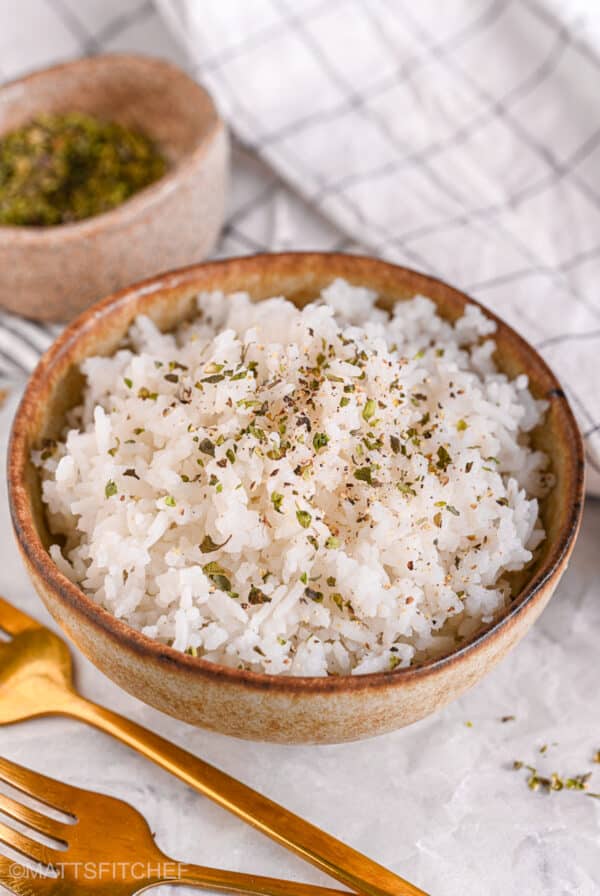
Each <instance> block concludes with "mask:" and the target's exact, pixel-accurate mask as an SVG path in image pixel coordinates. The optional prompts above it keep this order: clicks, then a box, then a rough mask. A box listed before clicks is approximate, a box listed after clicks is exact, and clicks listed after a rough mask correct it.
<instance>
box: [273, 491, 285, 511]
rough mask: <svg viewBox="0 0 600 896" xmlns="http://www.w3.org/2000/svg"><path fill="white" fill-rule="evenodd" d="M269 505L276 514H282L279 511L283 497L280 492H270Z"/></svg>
mask: <svg viewBox="0 0 600 896" xmlns="http://www.w3.org/2000/svg"><path fill="white" fill-rule="evenodd" d="M271 503H272V505H273V507H274V508H275V510H276V511H277V513H283V510H282V509H281V505H282V503H283V495H282V494H281V492H271Z"/></svg>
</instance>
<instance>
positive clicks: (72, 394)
mask: <svg viewBox="0 0 600 896" xmlns="http://www.w3.org/2000/svg"><path fill="white" fill-rule="evenodd" d="M335 277H345V278H346V279H347V280H348V281H349V282H351V283H354V284H359V285H366V286H369V287H372V288H374V289H376V290H377V291H378V293H379V295H380V297H381V305H382V306H384V307H387V308H391V306H392V305H393V304H394V303H395V302H396V301H399V300H402V299H406V298H408V297H410V296H412V295H414V294H416V293H422V294H423V295H426V296H429V297H430V298H431V299H433V301H434V302H435V303H436V304H437V306H438V309H439V311H440V313H441V314H442V315H443V316H444V317H446V318H448V319H449V320H452V319H454V318H456V317H457V316H460V315H461V313H462V311H463V309H464V307H465V305H466V304H467V303H469V302H470V301H471V300H470V299H469V298H467V296H465V295H463V294H462V293H460V292H458V291H457V290H455V289H452V288H451V287H450V286H447V285H446V284H444V283H441V282H440V281H439V280H433V279H431V278H430V277H426V276H424V275H423V274H418V273H415V272H414V271H410V270H406V269H405V268H400V267H396V266H394V265H390V264H385V263H384V262H381V261H376V260H374V259H370V258H361V257H358V256H351V255H327V254H293V253H292V254H285V255H262V256H255V257H250V258H241V259H231V260H228V261H220V262H213V263H209V264H204V265H197V266H195V267H191V268H187V269H185V270H181V271H175V272H172V273H169V274H165V275H163V276H162V277H157V278H156V279H154V280H149V281H147V282H145V283H142V284H139V285H137V286H132V287H130V288H129V289H126V290H123V291H122V292H120V293H117V294H116V295H114V296H111V297H110V298H108V299H106V300H105V301H103V302H100V303H99V304H97V305H95V306H94V308H92V309H90V310H89V311H87V312H86V313H84V314H82V315H81V316H80V317H79V318H78V319H77V320H76V321H74V323H72V324H71V326H70V327H69V328H68V329H67V330H66V331H65V332H64V333H63V334H62V336H60V337H59V339H58V340H57V341H56V342H55V343H54V345H53V346H52V348H51V349H50V350H49V351H48V352H47V354H46V355H45V356H44V357H43V359H42V360H41V362H40V364H39V366H38V368H37V370H36V371H35V373H34V374H33V376H32V378H31V380H30V382H29V385H28V387H27V390H26V392H25V395H24V398H23V400H22V403H21V406H20V408H19V411H18V413H17V416H16V419H15V422H14V427H13V432H12V438H11V443H10V449H9V469H8V473H9V491H10V503H11V509H12V514H13V521H14V526H15V531H16V534H17V539H18V542H19V546H20V549H21V552H22V554H23V558H24V560H25V563H26V565H27V568H28V570H29V573H30V575H31V578H32V580H33V583H34V585H35V587H36V589H37V590H38V592H39V594H40V595H41V597H42V599H43V601H44V603H45V604H46V606H47V607H48V609H49V610H50V612H51V613H52V615H53V616H54V617H55V619H56V620H57V621H58V622H59V624H60V625H61V626H62V627H63V628H64V630H65V631H66V632H67V634H68V635H69V636H70V637H71V638H72V639H73V641H74V642H75V643H76V644H77V645H78V646H79V647H80V648H81V650H82V651H83V652H84V653H85V654H86V656H88V657H89V658H90V659H91V660H92V662H94V663H95V664H96V665H97V666H98V667H99V668H100V669H101V670H102V671H103V672H105V673H106V674H107V675H108V676H109V677H110V678H112V679H114V681H116V682H117V683H118V684H119V685H120V686H121V687H123V688H124V689H125V690H127V691H129V692H130V693H132V694H135V696H136V697H139V698H140V699H141V700H143V701H145V702H146V703H150V704H151V705H153V706H156V707H158V708H159V709H161V710H163V711H164V712H166V713H170V714H171V715H173V716H175V717H177V718H179V719H184V720H185V721H186V722H190V723H191V724H194V725H199V726H204V727H207V728H212V729H215V730H217V731H222V732H225V733H227V734H232V735H235V736H237V737H245V738H252V739H259V740H270V741H280V742H287V743H298V742H318V743H327V742H336V741H344V740H353V739H357V738H362V737H369V736H371V735H374V734H380V733H382V732H386V731H391V730H393V729H394V728H398V727H400V726H402V725H408V724H410V723H411V722H414V721H415V720H417V719H421V718H423V716H426V715H428V714H429V713H432V712H434V711H435V710H437V709H439V708H440V707H441V706H444V704H446V703H448V702H449V701H450V700H453V699H454V698H455V697H457V696H458V695H459V694H461V693H463V691H465V690H467V688H469V687H471V685H473V684H475V682H476V681H478V680H479V679H480V678H481V677H482V676H483V675H485V673H486V672H488V671H489V670H490V669H491V668H492V667H493V666H494V665H495V664H496V663H497V662H498V660H500V659H501V658H502V657H503V656H504V655H505V654H506V653H507V652H508V651H509V650H510V649H511V647H514V645H515V644H516V643H517V642H518V641H519V640H520V639H521V638H522V637H523V635H524V634H525V633H526V632H527V630H528V629H529V627H530V626H531V625H532V623H533V622H534V621H535V620H536V619H537V617H538V616H539V614H540V613H541V611H542V610H543V608H544V607H545V605H546V604H547V603H548V601H549V600H550V597H551V596H552V593H553V591H554V589H555V588H556V586H557V584H558V581H559V579H560V577H561V575H562V573H563V571H564V569H565V567H566V564H567V561H568V558H569V555H570V553H571V550H572V548H573V544H574V542H575V537H576V534H577V529H578V526H579V521H580V515H581V504H582V488H583V485H582V480H583V461H582V447H581V440H580V436H579V433H578V430H577V426H576V423H575V421H574V419H573V415H572V413H571V410H570V408H569V405H568V404H567V401H566V399H565V396H564V394H563V392H562V390H561V388H560V386H559V384H558V382H557V381H556V379H555V377H554V376H553V374H552V373H551V372H550V370H549V369H548V367H547V366H546V365H545V363H544V362H543V361H542V360H541V358H540V357H539V356H538V355H537V354H536V352H535V351H534V350H533V349H532V348H531V347H530V346H529V345H528V344H527V343H526V342H524V340H523V339H521V338H520V337H519V336H518V335H517V334H516V333H515V332H514V331H513V330H511V329H510V328H509V327H508V326H506V324H504V323H502V322H501V321H498V331H497V335H496V339H497V344H498V352H497V361H498V363H499V365H500V367H502V369H503V370H505V371H506V372H507V373H508V374H509V375H510V376H515V375H516V374H519V373H522V372H525V373H527V374H528V376H529V378H530V382H531V388H532V390H533V392H534V394H535V395H536V396H538V397H544V398H546V399H547V400H548V402H549V411H548V414H547V418H546V421H545V423H544V424H543V426H541V427H540V428H539V430H538V431H537V432H536V433H535V437H534V438H535V443H536V444H537V445H538V446H540V447H542V448H543V449H544V450H545V451H547V452H548V454H549V455H550V458H551V462H552V469H553V472H554V474H555V476H556V487H555V488H554V490H553V492H552V494H551V495H550V497H549V498H548V499H547V500H546V501H545V502H544V505H543V508H542V516H543V520H544V525H545V527H546V531H547V538H546V540H545V542H544V547H543V548H542V551H541V553H540V555H539V557H538V559H537V561H536V563H535V565H534V566H533V568H531V569H529V570H528V571H527V573H526V575H525V576H524V577H523V580H522V581H521V582H519V583H516V586H515V587H516V592H517V593H516V595H515V598H514V600H513V602H512V604H511V605H510V607H509V608H508V609H507V611H506V612H505V614H504V616H503V617H502V618H501V619H499V620H498V621H497V622H495V623H494V624H493V625H491V626H488V627H487V628H483V629H482V630H481V631H480V632H478V633H477V634H476V635H475V636H474V637H473V638H472V640H471V641H470V642H469V643H468V644H467V645H465V646H463V647H461V649H460V650H456V651H455V652H454V653H452V654H451V655H449V656H446V657H444V658H442V659H438V660H436V661H434V662H429V663H427V664H426V665H423V666H420V667H418V668H409V669H406V670H400V671H396V672H385V673H377V674H372V675H363V676H354V677H353V676H344V677H332V678H308V677H306V678H291V677H280V676H273V675H261V674H256V673H250V672H242V671H238V670H236V669H230V668H226V667H224V666H218V665H214V664H211V663H209V662H206V661H204V660H202V659H195V658H193V657H190V656H185V655H183V654H181V653H179V652H177V651H175V650H173V649H171V648H169V647H165V646H162V645H161V644H158V643H156V642H154V641H151V640H150V639H148V638H146V637H145V636H143V635H141V634H139V633H138V632H135V631H133V630H132V629H131V628H129V627H128V626H127V625H125V624H124V623H123V622H120V621H118V620H117V619H115V618H114V617H113V616H112V615H110V614H109V613H108V612H106V611H105V610H103V609H101V608H100V607H99V606H97V605H96V604H95V603H94V602H93V601H92V600H91V599H90V598H88V597H86V596H85V595H84V594H83V593H82V592H81V591H80V590H79V589H78V588H77V587H76V586H75V585H73V584H72V583H71V582H70V581H69V580H68V579H67V578H65V576H63V575H62V574H61V573H60V572H59V570H58V569H57V567H56V566H55V565H54V563H53V562H52V560H51V559H50V557H49V555H48V553H47V547H48V545H49V544H50V536H49V534H48V531H47V529H46V524H45V520H44V511H43V508H42V504H41V501H40V485H39V481H38V477H37V474H36V472H35V470H34V469H33V467H32V465H31V463H30V460H29V458H30V453H31V450H32V449H33V448H34V447H36V446H38V445H39V443H40V440H41V439H42V438H44V437H51V438H52V437H56V436H57V435H58V434H59V433H60V431H61V429H62V426H63V420H64V414H65V411H66V410H67V409H68V408H70V407H72V406H73V405H74V404H76V403H77V402H78V400H79V396H80V394H81V388H82V384H83V381H82V376H81V374H80V373H79V372H78V366H79V364H80V362H81V361H82V359H84V358H86V357H87V356H89V355H91V354H97V353H99V354H104V355H107V354H110V353H112V352H113V351H114V350H115V348H116V347H117V345H118V344H119V341H120V340H121V338H122V337H123V335H124V334H125V333H126V332H127V329H128V327H129V325H130V324H131V322H132V321H133V319H134V318H135V316H136V315H137V314H139V313H144V314H147V315H149V316H150V317H151V318H152V319H153V320H154V321H155V322H156V323H157V324H158V326H159V327H160V328H161V329H169V328H171V327H173V326H174V325H176V324H177V323H179V322H180V321H182V320H183V319H184V318H186V317H189V316H191V315H192V314H193V310H194V296H195V295H196V294H197V293H198V292H199V291H200V290H214V289H220V290H223V291H224V292H225V293H229V292H232V291H235V290H247V291H248V292H250V294H251V295H252V297H253V298H254V299H255V300H257V301H260V300H261V299H264V298H266V297H268V296H272V295H286V296H289V297H290V298H291V299H292V300H293V301H294V302H295V303H296V304H298V305H303V304H304V303H306V302H307V301H309V300H311V299H312V298H314V297H315V296H316V295H317V294H318V292H319V291H320V290H321V289H322V287H324V286H326V285H327V284H328V283H330V282H331V281H332V280H333V279H334V278H335ZM485 313H486V314H488V312H487V311H486V312H485ZM489 316H492V315H489ZM541 684H542V682H540V686H541Z"/></svg>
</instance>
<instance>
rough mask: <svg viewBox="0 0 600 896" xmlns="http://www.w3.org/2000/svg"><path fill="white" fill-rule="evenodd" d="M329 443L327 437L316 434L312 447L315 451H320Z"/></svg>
mask: <svg viewBox="0 0 600 896" xmlns="http://www.w3.org/2000/svg"><path fill="white" fill-rule="evenodd" d="M328 441H329V436H328V435H327V434H326V433H324V432H316V433H315V434H314V436H313V447H314V449H315V451H320V450H321V448H325V446H326V445H327V443H328Z"/></svg>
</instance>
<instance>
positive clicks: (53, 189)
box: [0, 112, 167, 227]
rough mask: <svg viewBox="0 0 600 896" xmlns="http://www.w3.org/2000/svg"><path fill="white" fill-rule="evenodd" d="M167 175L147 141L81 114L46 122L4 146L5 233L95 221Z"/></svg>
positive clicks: (0, 173)
mask: <svg viewBox="0 0 600 896" xmlns="http://www.w3.org/2000/svg"><path fill="white" fill-rule="evenodd" d="M166 170H167V164H166V162H165V159H164V158H163V156H162V155H161V153H160V152H159V150H158V149H157V147H156V146H155V144H154V143H153V141H152V140H150V138H149V137H147V136H146V135H145V134H141V133H139V132H137V131H133V130H130V129H129V128H127V127H124V126H123V125H120V124H117V123H115V122H109V121H101V120H100V119H97V118H93V117H91V116H89V115H83V114H80V113H76V112H72V113H69V114H65V115H43V116H40V117H39V118H36V119H35V120H34V121H31V122H30V123H29V124H26V125H25V126H24V127H22V128H19V129H18V130H16V131H12V132H11V133H9V134H6V135H5V136H4V137H2V138H1V139H0V226H12V227H15V226H16V227H18V226H22V227H51V226H55V225H58V224H69V223H71V222H73V221H81V220H83V219H84V218H91V217H92V216H94V215H99V214H101V213H102V212H107V211H109V210H110V209H112V208H115V207H116V206H118V205H121V203H122V202H125V200H126V199H129V197H130V196H133V194H134V193H137V192H138V191H139V190H142V189H143V188H144V187H147V186H148V185H149V184H152V183H154V181H156V180H158V179H159V178H160V177H162V176H163V174H164V173H165V171H166Z"/></svg>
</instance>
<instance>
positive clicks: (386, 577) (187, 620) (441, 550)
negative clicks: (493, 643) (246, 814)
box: [34, 280, 550, 675]
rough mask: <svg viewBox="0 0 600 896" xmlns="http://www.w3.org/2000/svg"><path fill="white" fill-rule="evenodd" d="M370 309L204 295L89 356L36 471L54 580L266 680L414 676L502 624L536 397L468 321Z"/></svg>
mask: <svg viewBox="0 0 600 896" xmlns="http://www.w3.org/2000/svg"><path fill="white" fill-rule="evenodd" d="M375 300H376V295H375V294H374V293H373V292H371V291H370V290H368V289H363V288H359V287H353V286H350V285H349V284H347V283H345V282H344V281H341V280H336V281H335V282H333V283H332V284H331V285H330V286H329V287H328V288H327V289H325V290H324V291H323V293H322V295H321V296H320V298H319V299H318V301H316V302H314V303H313V304H311V305H309V306H307V307H306V308H304V309H303V310H298V309H297V308H296V307H295V306H294V305H293V304H291V303H290V302H288V301H287V300H286V299H284V298H273V299H269V300H268V301H264V302H260V303H257V304H253V303H252V302H251V301H250V299H249V297H248V296H247V295H246V294H243V293H237V294H235V295H230V296H224V295H222V294H221V293H211V294H203V295H200V296H199V297H198V317H197V319H195V320H194V321H193V322H192V323H186V324H184V325H182V326H180V327H179V329H178V330H177V331H176V332H174V333H167V334H163V333H160V332H159V331H158V330H157V329H156V327H155V326H154V324H153V323H152V322H151V321H150V320H149V319H148V318H145V317H140V318H139V319H138V320H137V321H136V323H135V325H134V326H133V327H132V328H131V332H130V335H129V342H128V345H127V347H125V348H122V349H120V350H119V351H117V353H116V354H115V355H114V356H113V357H110V358H102V357H93V358H89V359H88V360H86V361H85V362H84V364H83V365H82V370H83V373H84V374H85V375H86V377H87V387H86V390H85V394H84V399H83V404H82V405H81V407H79V408H78V409H77V410H75V411H74V412H72V413H71V414H70V416H69V420H68V427H69V428H68V430H66V431H65V433H64V441H61V442H60V443H59V444H58V445H49V446H46V447H45V448H44V449H43V450H41V451H39V452H36V453H35V457H34V460H35V462H36V463H37V464H38V465H39V466H40V467H41V468H42V470H43V478H44V482H43V498H44V501H45V502H46V505H47V508H48V514H49V519H50V524H51V531H52V532H53V533H54V534H55V535H57V536H61V537H62V538H61V543H62V545H63V546H62V548H61V547H59V545H58V544H55V545H53V546H52V548H51V550H50V552H51V555H52V557H53V559H54V560H55V562H56V563H57V565H58V566H59V567H60V569H61V570H62V571H63V572H64V573H65V574H66V575H67V576H69V577H70V578H71V579H72V580H73V581H74V582H77V583H78V584H79V585H80V586H81V588H82V589H83V590H84V591H85V593H86V594H88V595H90V596H91V597H92V598H93V599H94V600H95V601H97V602H98V603H99V604H101V605H102V606H103V607H106V608H107V609H108V610H110V611H111V612H112V613H114V615H115V616H116V617H118V618H120V619H123V620H125V621H126V622H127V623H129V624H130V625H131V626H133V627H134V628H136V629H138V630H140V631H142V632H144V633H145V634H146V635H148V636H149V637H151V638H155V639H157V640H159V641H161V642H163V643H166V644H172V645H173V646H174V647H175V648H176V649H177V650H181V651H189V652H191V653H192V654H194V655H198V656H202V657H204V658H205V659H207V660H210V661H213V662H215V663H223V664H226V665H228V666H234V667H238V668H243V669H251V670H254V671H258V672H270V673H278V674H289V675H327V674H337V675H340V674H348V673H367V672H380V671H384V670H389V669H394V668H401V667H404V666H408V665H409V664H410V663H412V662H415V661H420V660H422V659H424V658H427V657H432V656H436V655H439V654H441V653H445V652H448V651H450V650H451V649H453V647H455V646H456V645H457V644H459V643H461V642H462V641H463V640H464V639H466V638H468V637H469V636H470V635H471V634H472V633H473V632H474V631H475V630H476V629H477V628H478V627H479V626H480V625H481V624H482V623H486V622H489V621H491V620H493V619H494V617H495V616H496V615H497V614H498V613H499V612H501V610H502V609H503V608H504V607H505V606H506V603H507V601H508V600H509V598H510V587H509V582H508V579H507V574H508V573H510V572H512V571H515V570H520V569H522V568H523V567H524V566H525V565H526V564H527V563H529V562H530V561H531V559H532V552H533V551H534V550H535V548H536V547H537V545H539V543H540V541H541V540H542V539H543V537H544V533H543V531H542V528H541V526H540V522H539V519H538V502H537V498H538V497H539V496H541V495H542V494H544V492H545V490H547V488H548V487H549V485H550V482H549V478H550V477H549V476H548V474H546V473H544V469H545V467H546V461H547V459H546V457H545V456H544V455H543V454H542V453H540V452H539V451H534V450H533V449H532V448H531V447H530V445H529V441H528V436H527V434H528V433H529V432H530V431H531V429H532V428H533V427H535V426H536V425H537V424H538V423H539V422H540V420H541V418H542V416H543V413H544V410H545V404H544V402H541V401H536V400H534V399H533V397H532V396H531V394H530V392H529V389H528V382H527V377H526V376H518V377H517V378H516V379H514V380H512V381H511V380H509V379H508V378H507V377H506V376H505V375H504V374H502V373H500V372H499V371H498V370H497V368H496V365H495V363H494V360H493V357H492V356H493V352H494V349H495V345H494V342H493V339H492V338H491V337H492V334H493V332H494V330H495V324H494V323H493V322H492V321H490V320H488V319H487V318H486V317H485V316H484V315H483V314H482V313H481V311H479V310H478V309H477V308H475V307H473V306H468V307H467V309H466V311H465V314H464V316H463V317H461V318H460V319H459V320H458V321H456V323H455V324H453V325H452V324H449V323H447V322H446V321H444V320H443V319H442V318H441V317H439V316H438V314H437V313H436V309H435V306H434V304H433V303H432V302H431V301H429V300H428V299H426V298H423V297H421V296H419V297H417V298H414V299H412V300H411V301H406V302H399V303H398V304H397V305H396V306H395V310H394V313H393V315H392V316H391V318H390V316H389V315H388V314H387V313H385V312H383V311H382V310H380V309H378V308H376V306H375Z"/></svg>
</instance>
